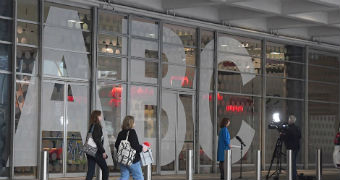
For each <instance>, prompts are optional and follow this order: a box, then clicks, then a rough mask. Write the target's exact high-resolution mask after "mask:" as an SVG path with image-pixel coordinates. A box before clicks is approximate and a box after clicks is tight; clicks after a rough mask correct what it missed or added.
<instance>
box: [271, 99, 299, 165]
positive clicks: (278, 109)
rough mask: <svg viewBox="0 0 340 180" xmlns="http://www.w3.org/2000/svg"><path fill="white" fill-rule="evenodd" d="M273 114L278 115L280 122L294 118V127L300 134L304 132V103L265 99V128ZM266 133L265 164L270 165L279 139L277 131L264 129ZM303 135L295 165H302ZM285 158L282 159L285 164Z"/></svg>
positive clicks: (284, 150)
mask: <svg viewBox="0 0 340 180" xmlns="http://www.w3.org/2000/svg"><path fill="white" fill-rule="evenodd" d="M273 113H279V116H280V119H281V121H282V122H287V121H288V117H289V115H294V116H295V117H296V122H295V125H296V126H298V127H299V128H300V130H301V132H303V131H304V123H303V122H304V102H303V101H293V100H283V99H276V98H267V100H266V127H268V124H269V123H270V122H272V120H273ZM265 133H266V152H268V153H266V157H265V159H266V163H270V160H271V158H272V155H273V152H274V149H275V143H276V141H277V138H278V137H279V131H277V130H276V129H268V128H266V129H265ZM303 139H304V135H303V133H302V138H301V142H300V143H301V144H300V147H301V150H300V152H299V155H298V157H297V163H302V157H304V151H305V150H303V145H302V142H303ZM283 152H286V149H285V146H283ZM285 160H286V158H283V162H285Z"/></svg>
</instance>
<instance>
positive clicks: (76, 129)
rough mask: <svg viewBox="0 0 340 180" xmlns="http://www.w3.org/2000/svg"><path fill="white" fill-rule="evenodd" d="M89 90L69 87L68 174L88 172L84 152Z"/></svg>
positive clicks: (83, 86)
mask: <svg viewBox="0 0 340 180" xmlns="http://www.w3.org/2000/svg"><path fill="white" fill-rule="evenodd" d="M88 98H89V88H88V86H85V85H75V84H70V85H68V86H67V100H66V102H67V116H66V117H67V119H66V125H67V141H66V145H67V154H66V159H67V162H66V164H67V172H70V173H74V172H86V171H87V166H86V164H87V159H86V155H85V153H83V151H82V147H83V144H84V142H85V138H86V135H87V130H88V129H87V128H88V126H87V124H88V119H89V116H88V115H89V103H88V102H89V100H88Z"/></svg>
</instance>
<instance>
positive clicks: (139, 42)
mask: <svg viewBox="0 0 340 180" xmlns="http://www.w3.org/2000/svg"><path fill="white" fill-rule="evenodd" d="M131 56H134V57H142V58H152V59H158V43H157V41H149V40H144V39H132V40H131Z"/></svg>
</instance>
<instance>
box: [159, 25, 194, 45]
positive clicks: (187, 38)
mask: <svg viewBox="0 0 340 180" xmlns="http://www.w3.org/2000/svg"><path fill="white" fill-rule="evenodd" d="M163 27H164V29H167V31H164V32H165V33H164V35H163V42H164V43H166V44H168V43H170V44H177V45H182V46H184V47H195V46H197V44H196V41H197V40H196V39H197V38H196V29H194V28H188V27H184V26H177V25H171V24H164V26H163ZM169 30H170V31H172V32H173V33H169V32H168V31H169ZM173 38H176V39H177V38H180V40H181V43H176V42H175V41H174V39H173Z"/></svg>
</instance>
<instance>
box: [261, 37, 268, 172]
mask: <svg viewBox="0 0 340 180" xmlns="http://www.w3.org/2000/svg"><path fill="white" fill-rule="evenodd" d="M261 49H262V52H261V53H262V58H261V59H262V62H261V64H262V66H261V74H262V83H261V86H262V91H261V92H262V93H261V96H262V98H261V120H260V124H261V125H260V137H261V139H260V150H261V157H262V160H261V167H262V168H261V169H262V170H265V169H266V94H267V76H266V75H267V71H266V60H267V59H266V58H267V57H266V49H267V40H266V39H265V40H262V48H261Z"/></svg>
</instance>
